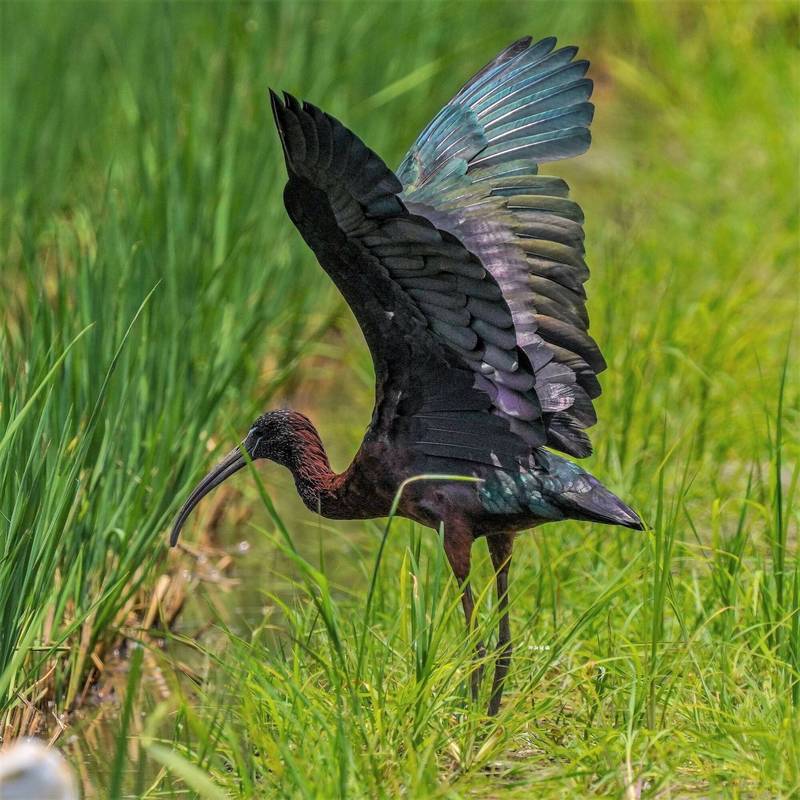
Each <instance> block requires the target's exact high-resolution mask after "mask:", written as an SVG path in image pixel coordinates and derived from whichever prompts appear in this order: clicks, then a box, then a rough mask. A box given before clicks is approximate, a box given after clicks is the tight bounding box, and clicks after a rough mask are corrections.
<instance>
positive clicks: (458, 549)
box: [444, 525, 486, 700]
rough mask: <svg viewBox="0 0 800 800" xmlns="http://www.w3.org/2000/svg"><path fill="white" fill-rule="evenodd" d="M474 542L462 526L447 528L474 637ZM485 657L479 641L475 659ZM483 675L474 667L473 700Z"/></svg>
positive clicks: (450, 556) (449, 552)
mask: <svg viewBox="0 0 800 800" xmlns="http://www.w3.org/2000/svg"><path fill="white" fill-rule="evenodd" d="M473 541H474V537H473V536H472V534H471V533H470V532H469V531H468V530H467V529H466V528H465V527H463V526H461V525H452V526H450V527H449V528H445V533H444V552H445V554H446V555H447V560H448V561H449V562H450V567H451V569H452V570H453V575H455V577H456V580H457V581H458V585H459V588H460V589H461V605H462V607H463V608H464V616H465V617H466V620H467V636H471V635H472V626H473V623H474V621H475V602H474V601H473V599H472V589H471V588H470V585H469V568H470V561H471V557H472V543H473ZM485 656H486V649H485V648H484V646H483V642H480V641H478V643H477V644H476V645H475V659H476V661H482V660H483V659H484V658H485ZM482 673H483V668H482V665H481V664H475V665H473V668H472V672H471V673H470V688H471V690H472V699H473V700H477V699H478V690H479V689H480V685H481V677H482Z"/></svg>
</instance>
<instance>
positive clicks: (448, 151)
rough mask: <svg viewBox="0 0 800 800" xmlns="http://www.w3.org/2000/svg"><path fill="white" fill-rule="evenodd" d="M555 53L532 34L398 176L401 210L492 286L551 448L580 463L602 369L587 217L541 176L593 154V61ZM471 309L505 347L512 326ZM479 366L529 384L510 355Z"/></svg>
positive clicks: (417, 148)
mask: <svg viewBox="0 0 800 800" xmlns="http://www.w3.org/2000/svg"><path fill="white" fill-rule="evenodd" d="M555 47H556V40H555V39H554V38H552V37H551V38H548V39H543V40H542V41H540V42H537V43H535V44H534V43H532V40H531V39H530V37H526V38H525V39H520V40H519V41H517V42H514V43H513V44H512V45H511V46H510V47H508V48H506V50H504V51H503V52H502V53H500V54H499V55H498V56H497V57H496V58H495V59H494V60H493V61H491V62H490V63H489V64H487V65H486V67H484V68H483V69H482V70H481V71H480V72H479V73H477V75H475V76H474V77H473V78H472V79H471V80H470V81H468V82H467V83H466V84H465V85H464V86H463V87H462V88H461V89H460V90H459V92H458V93H457V94H456V95H455V97H454V98H453V99H452V100H451V101H450V103H448V104H447V106H445V108H444V109H443V110H442V111H441V112H440V113H439V114H438V115H437V116H436V117H435V118H434V119H433V120H432V121H431V123H430V124H429V125H428V126H427V127H426V128H425V130H424V131H423V132H422V134H421V135H420V137H419V138H418V139H417V141H416V142H415V144H414V145H413V146H412V148H411V150H410V151H409V152H408V154H407V155H406V157H405V159H404V160H403V162H402V163H401V165H400V167H399V169H398V170H397V175H398V177H399V178H400V180H401V181H402V183H403V186H404V190H403V194H402V198H403V201H404V203H405V205H406V207H407V208H408V209H409V210H411V211H413V212H414V213H415V214H418V215H420V216H425V217H427V218H428V219H430V220H431V221H432V222H433V223H434V224H435V225H436V227H437V228H439V229H440V230H446V231H449V232H450V233H452V234H454V235H455V236H457V237H458V238H459V239H460V240H461V241H462V242H463V243H464V246H465V247H467V248H468V249H469V250H470V251H471V252H472V253H474V254H475V255H476V256H477V257H478V259H479V260H480V262H481V264H482V265H483V266H484V267H485V268H486V269H487V270H488V271H489V272H490V273H491V274H492V275H493V276H494V278H495V279H496V281H497V284H498V286H499V287H500V289H501V291H502V293H503V295H504V297H505V299H506V302H507V305H508V307H509V309H510V311H511V314H512V318H513V334H514V336H515V337H516V342H517V345H518V347H519V349H520V350H521V351H522V353H523V354H524V358H525V359H526V360H527V362H528V365H530V368H531V369H530V371H531V372H532V373H533V375H534V390H535V393H536V395H537V397H538V401H539V405H540V408H541V410H542V413H543V415H544V424H545V428H546V443H547V444H548V445H550V446H552V447H555V448H558V449H560V450H563V451H565V452H567V453H570V454H572V455H576V456H583V455H588V453H589V452H590V451H591V445H590V442H589V439H588V437H587V436H586V434H585V433H584V432H583V429H584V428H586V427H589V426H590V425H592V424H594V422H595V421H596V417H595V414H594V409H593V408H592V402H591V401H592V399H593V398H595V397H597V396H598V395H599V394H600V384H599V382H598V380H597V374H598V373H599V372H601V371H602V370H603V369H604V368H605V361H604V360H603V357H602V354H601V353H600V350H599V348H598V347H597V344H596V343H595V341H594V340H593V339H592V337H591V336H589V334H588V328H589V317H588V315H587V313H586V293H585V291H584V288H583V284H584V282H585V281H586V280H587V279H588V277H589V270H588V268H587V267H586V263H585V261H584V245H583V238H584V236H583V228H582V223H583V212H582V211H581V208H580V206H579V205H578V204H577V203H575V202H573V201H572V200H570V199H569V197H568V195H569V187H568V186H567V184H566V183H565V182H564V181H563V180H561V179H560V178H555V177H550V176H544V175H539V174H538V170H539V164H542V163H545V162H548V161H554V160H557V159H561V158H568V157H571V156H576V155H579V154H580V153H583V152H584V151H585V150H586V149H587V148H588V147H589V144H590V142H591V137H590V134H589V125H590V124H591V121H592V117H593V115H594V106H593V105H592V103H591V102H589V99H590V97H591V93H592V81H591V80H589V79H587V78H586V72H587V69H588V67H589V62H588V61H586V60H575V55H576V53H577V49H576V48H574V47H564V48H561V49H558V50H557V49H555ZM470 302H472V303H474V302H475V301H470ZM472 309H473V312H474V313H476V316H477V318H478V319H479V320H480V321H481V322H480V324H479V325H478V328H477V332H478V333H479V335H480V334H483V335H484V338H485V340H486V341H487V342H489V343H491V344H497V343H498V342H500V343H502V344H503V345H508V344H509V340H508V338H507V331H506V330H505V329H503V331H502V333H501V335H500V336H499V337H497V336H494V334H493V333H491V332H490V333H488V335H487V331H486V330H484V329H482V327H481V326H482V325H483V323H485V322H490V321H491V320H487V319H486V316H485V314H483V313H482V311H481V310H480V308H479V307H476V306H474V305H473V306H472ZM508 352H509V348H508V347H506V348H505V349H504V351H503V353H508ZM484 362H485V363H487V364H489V365H490V367H491V368H494V370H495V374H494V376H493V380H494V381H495V383H497V384H498V385H503V386H508V385H509V383H508V382H507V381H508V380H510V381H511V383H512V384H513V383H516V385H524V384H523V383H520V382H519V381H518V380H517V379H516V378H515V377H514V376H515V374H516V372H517V371H516V370H511V371H509V372H508V373H507V374H506V373H504V372H503V370H504V369H505V367H507V366H508V365H509V362H508V359H507V358H506V357H504V355H503V354H500V355H498V354H497V353H495V352H493V351H492V352H490V353H489V357H488V358H487V357H486V356H484ZM524 366H525V364H523V367H524ZM523 371H524V370H523ZM487 374H490V373H487ZM504 407H505V408H510V407H512V406H511V404H508V403H505V404H504Z"/></svg>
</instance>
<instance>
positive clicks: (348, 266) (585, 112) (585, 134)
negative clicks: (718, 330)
mask: <svg viewBox="0 0 800 800" xmlns="http://www.w3.org/2000/svg"><path fill="white" fill-rule="evenodd" d="M555 45H556V41H555V39H553V38H548V39H543V40H542V41H540V42H537V43H535V44H532V40H531V39H530V37H527V38H524V39H520V40H519V41H517V42H514V43H513V44H512V45H510V46H509V47H507V48H506V49H505V50H503V52H502V53H500V54H499V55H498V56H497V57H496V58H495V59H494V60H493V61H491V62H490V63H489V64H487V65H486V66H485V67H484V68H483V69H482V70H481V71H480V72H478V73H477V75H475V76H474V77H473V78H472V79H471V80H469V81H468V82H467V83H466V84H465V85H464V87H463V88H462V89H461V90H460V91H459V92H458V93H457V94H456V96H455V97H454V98H453V99H452V100H451V101H450V102H449V103H448V104H447V105H446V106H445V107H444V109H443V110H442V111H440V112H439V114H437V115H436V117H434V119H433V121H432V122H431V123H430V124H429V125H428V127H427V128H425V130H424V131H423V132H422V134H421V135H420V136H419V138H418V139H417V141H416V142H415V143H414V144H413V145H412V147H411V149H410V150H409V152H408V154H407V155H406V157H405V158H404V159H403V162H402V163H401V164H400V167H399V168H398V169H397V170H396V171H394V172H393V171H392V170H391V169H389V167H387V166H386V164H385V163H384V162H383V161H382V160H381V158H380V157H379V156H378V155H377V154H376V153H374V152H373V151H372V150H370V149H369V148H368V147H367V146H366V145H365V144H364V143H363V142H362V141H361V140H360V139H359V138H358V137H357V136H356V135H355V134H354V133H352V132H351V131H350V130H349V129H348V128H346V127H345V126H344V125H342V123H341V122H339V121H338V120H336V119H334V118H333V117H331V116H330V115H329V114H326V113H324V112H323V111H321V110H320V109H318V108H317V107H316V106H313V105H311V104H310V103H301V102H300V101H298V100H296V99H295V98H294V97H292V96H291V95H289V94H285V95H284V98H283V99H282V100H281V99H280V98H279V97H278V96H277V95H276V94H275V93H274V92H270V94H271V98H272V110H273V113H274V116H275V124H276V126H277V128H278V133H279V134H280V141H281V146H282V148H283V155H284V157H285V160H286V169H287V172H288V182H287V184H286V188H285V190H284V195H283V196H284V201H285V204H286V210H287V211H288V213H289V216H290V217H291V219H292V221H293V222H294V224H295V225H296V226H297V228H298V229H299V231H300V233H301V235H302V236H303V238H304V239H305V240H306V242H307V243H308V245H309V246H310V247H311V249H312V250H313V251H314V253H315V254H316V256H317V259H318V260H319V263H320V264H321V265H322V267H323V269H324V270H325V271H326V272H327V273H328V275H329V276H330V277H331V279H332V280H333V281H334V283H335V284H336V286H337V287H338V289H339V291H340V292H341V293H342V294H343V295H344V297H345V299H346V300H347V302H348V304H349V305H350V307H351V309H352V310H353V313H354V314H355V317H356V319H357V320H358V323H359V325H360V327H361V330H362V331H363V334H364V338H365V339H366V342H367V345H368V346H369V349H370V353H371V354H372V358H373V361H374V363H375V375H376V387H375V395H376V398H375V408H374V411H373V414H372V421H371V422H370V426H369V429H368V430H367V433H366V435H365V437H364V441H363V443H362V445H361V447H360V449H359V451H358V453H357V454H356V456H355V458H354V459H353V462H352V463H351V464H350V466H349V467H348V468H347V469H346V470H345V471H344V472H343V473H341V474H336V473H335V472H333V471H332V470H331V468H330V465H329V463H328V457H327V455H326V454H325V448H324V447H323V445H322V442H321V440H320V437H319V434H318V433H317V431H316V429H315V428H314V426H313V425H312V423H311V422H310V421H309V420H308V419H307V418H306V417H305V416H303V415H302V414H299V413H297V412H296V411H289V410H280V411H270V412H267V413H266V414H264V415H263V416H261V417H259V418H258V419H257V420H256V421H255V422H254V423H253V424H252V425H251V426H250V430H249V432H248V434H247V436H246V438H245V439H244V441H243V443H242V444H241V445H240V446H239V447H238V448H237V449H235V450H234V451H233V452H232V453H230V454H229V455H228V456H227V457H226V458H225V459H224V460H223V461H222V462H221V463H220V464H219V465H217V466H216V467H215V468H214V469H213V470H212V471H211V472H210V473H209V474H208V475H207V476H206V477H205V478H204V479H203V480H202V481H201V482H200V484H199V485H198V486H197V488H196V489H195V490H194V491H193V492H192V494H191V496H190V497H189V498H188V500H187V501H186V503H185V504H184V506H183V508H182V509H181V510H180V513H179V514H178V517H177V520H176V522H175V526H174V529H173V531H172V539H171V541H172V543H173V544H174V543H175V541H176V540H177V537H178V534H179V532H180V529H181V526H182V525H183V524H184V522H185V521H186V518H187V516H188V515H189V513H190V512H191V510H192V509H193V508H194V506H195V505H197V503H198V502H199V501H200V499H201V498H202V497H203V496H204V495H205V494H206V493H207V492H209V491H210V490H211V489H213V488H214V487H215V486H217V485H218V484H220V483H221V482H222V481H223V480H225V479H226V478H228V477H229V476H231V475H233V473H234V472H236V471H237V470H240V469H241V468H242V467H244V466H245V464H246V463H247V460H246V458H245V456H244V455H243V451H246V453H247V455H248V456H249V458H250V459H252V460H256V459H260V458H266V459H270V460H272V461H275V462H277V463H278V464H282V465H283V466H285V467H287V468H288V469H289V470H291V472H292V474H293V475H294V479H295V484H296V486H297V491H298V492H299V494H300V496H301V497H302V499H303V501H304V502H305V504H306V505H307V506H308V508H310V509H311V510H313V511H316V512H318V513H320V514H322V515H323V516H325V517H330V518H334V519H366V518H373V517H384V516H387V515H388V514H389V511H390V507H391V505H392V501H393V498H394V497H395V494H396V492H397V491H398V488H399V487H400V485H401V484H402V483H403V481H405V480H406V479H408V478H410V477H412V476H417V475H425V474H435V475H440V476H441V475H458V476H469V477H472V478H475V479H478V480H477V481H471V482H464V481H447V480H445V479H436V480H426V481H418V482H412V483H411V484H409V485H407V486H406V488H405V490H404V492H403V494H402V498H401V501H400V504H399V509H398V513H399V514H400V515H401V516H404V517H407V518H409V519H412V520H416V521H417V522H419V523H422V524H423V525H427V526H430V527H432V528H436V529H438V528H439V527H440V526H442V528H443V531H444V549H445V552H446V554H447V558H448V560H449V562H450V565H451V567H452V569H453V572H454V574H455V577H456V579H457V581H458V583H459V585H460V587H461V592H462V604H463V607H464V614H465V615H466V619H467V626H468V630H469V629H470V626H471V625H472V617H473V608H474V605H473V599H472V595H471V592H470V587H469V583H468V576H469V571H470V555H471V548H472V544H473V542H474V541H475V539H477V538H479V537H481V536H485V537H486V541H487V543H488V547H489V553H490V554H491V558H492V563H493V565H494V568H495V571H496V581H497V592H498V596H499V601H498V602H499V610H500V613H501V618H500V626H499V635H498V642H497V658H496V662H495V674H494V681H493V686H492V693H491V700H490V703H489V713H490V714H494V713H496V712H497V710H498V708H499V706H500V698H501V695H502V690H503V683H504V679H505V676H506V672H507V670H508V665H509V662H510V657H511V637H510V631H509V621H508V607H507V605H508V603H507V592H508V572H509V566H510V561H511V550H512V544H513V541H514V535H515V533H516V532H517V531H520V530H524V529H527V528H534V527H536V526H537V525H541V524H542V523H544V522H550V521H552V520H562V519H578V520H588V521H592V522H603V523H609V524H612V525H624V526H626V527H628V528H637V529H641V527H642V523H641V521H640V520H639V517H638V516H637V515H636V514H635V513H634V512H633V511H632V510H631V509H630V508H628V506H627V505H625V504H624V503H623V502H622V501H621V500H620V499H619V498H617V497H616V496H614V495H613V494H612V493H611V492H609V491H608V490H607V489H606V488H604V487H603V486H602V484H601V483H600V482H599V481H598V480H597V479H596V478H594V477H593V476H592V475H590V474H588V473H587V472H585V471H584V470H583V469H581V468H580V467H579V466H577V465H576V464H574V463H572V462H571V461H568V460H566V459H564V458H562V457H561V456H558V455H556V454H555V453H553V452H552V450H560V451H561V452H563V453H566V454H568V455H571V456H576V457H583V456H587V455H589V453H590V452H591V445H590V442H589V438H588V437H587V435H586V433H585V429H586V428H588V427H590V426H591V425H593V424H594V423H595V421H596V416H595V412H594V408H593V405H592V400H593V399H594V398H596V397H597V396H598V395H599V394H600V384H599V383H598V380H597V374H598V373H599V372H601V371H602V370H603V369H604V368H605V366H606V365H605V361H604V360H603V356H602V355H601V354H600V351H599V349H598V347H597V344H596V343H595V342H594V340H593V339H592V338H591V336H589V334H588V333H587V329H588V327H589V319H588V317H587V314H586V294H585V292H584V288H583V284H584V282H585V281H586V279H587V278H588V276H589V272H588V269H587V267H586V263H585V262H584V248H583V229H582V226H581V223H582V220H583V214H582V212H581V209H580V207H579V206H578V205H577V204H576V203H575V202H574V201H572V200H570V199H569V197H568V194H569V189H568V186H567V184H566V183H565V182H564V181H563V180H561V179H560V178H556V177H550V176H546V175H540V174H539V165H540V164H543V163H545V162H548V161H555V160H558V159H561V158H566V157H569V156H576V155H579V154H580V153H583V152H584V151H585V150H586V149H587V148H588V147H589V142H590V135H589V125H590V123H591V121H592V115H593V113H594V106H593V105H592V104H591V103H590V102H589V97H590V95H591V92H592V81H591V80H589V79H587V78H586V71H587V69H588V66H589V64H588V62H587V61H583V60H575V54H576V48H574V47H563V48H561V49H555ZM551 449H552V450H551ZM481 652H483V649H482V648H479V653H481ZM478 681H479V673H478V670H473V673H472V691H473V694H474V693H476V692H477V685H478Z"/></svg>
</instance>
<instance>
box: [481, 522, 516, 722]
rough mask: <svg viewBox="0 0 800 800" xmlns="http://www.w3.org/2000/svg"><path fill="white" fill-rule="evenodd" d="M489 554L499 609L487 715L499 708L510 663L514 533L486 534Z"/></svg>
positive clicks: (494, 712)
mask: <svg viewBox="0 0 800 800" xmlns="http://www.w3.org/2000/svg"><path fill="white" fill-rule="evenodd" d="M486 541H487V543H488V545H489V554H490V555H491V557H492V565H493V566H494V570H495V573H496V574H497V606H498V609H499V611H500V630H499V633H498V636H497V659H496V661H495V665H494V680H493V681H492V696H491V698H490V700H489V716H492V717H493V716H494V715H495V714H496V713H497V712H498V711H499V710H500V700H501V698H502V697H503V684H504V683H505V680H506V674H507V673H508V667H509V665H510V664H511V626H510V624H509V620H508V571H509V568H510V567H511V550H512V548H513V546H514V534H513V533H505V534H498V535H496V536H487V537H486Z"/></svg>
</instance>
